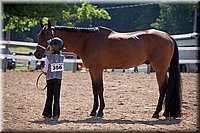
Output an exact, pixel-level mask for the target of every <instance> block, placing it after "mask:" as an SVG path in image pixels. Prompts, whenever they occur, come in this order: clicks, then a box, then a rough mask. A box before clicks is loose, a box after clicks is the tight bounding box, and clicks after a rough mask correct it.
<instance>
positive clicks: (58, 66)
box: [51, 63, 64, 72]
mask: <svg viewBox="0 0 200 133" xmlns="http://www.w3.org/2000/svg"><path fill="white" fill-rule="evenodd" d="M63 70H64V63H52V64H51V72H58V71H63Z"/></svg>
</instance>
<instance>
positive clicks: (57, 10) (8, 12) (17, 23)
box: [3, 2, 111, 32]
mask: <svg viewBox="0 0 200 133" xmlns="http://www.w3.org/2000/svg"><path fill="white" fill-rule="evenodd" d="M93 17H95V18H103V19H111V18H110V16H109V14H108V12H107V11H106V10H103V9H97V7H96V6H92V5H91V4H89V3H86V2H85V3H82V4H79V5H76V4H75V5H72V4H63V3H62V4H61V3H60V4H14V3H12V4H4V11H3V18H4V20H5V21H4V22H5V26H4V29H3V31H7V30H8V29H12V30H15V31H17V32H18V31H22V32H23V31H26V30H28V31H30V28H31V27H34V26H36V25H38V23H39V21H40V20H41V19H43V21H44V22H47V20H48V19H51V21H52V22H53V23H54V24H56V22H58V21H59V23H63V24H64V25H68V26H74V25H75V24H76V23H80V22H82V21H84V20H90V21H91V20H92V18H93Z"/></svg>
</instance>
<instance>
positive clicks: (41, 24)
mask: <svg viewBox="0 0 200 133" xmlns="http://www.w3.org/2000/svg"><path fill="white" fill-rule="evenodd" d="M40 26H41V28H43V27H44V25H43V23H42V20H40Z"/></svg>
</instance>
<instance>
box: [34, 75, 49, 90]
mask: <svg viewBox="0 0 200 133" xmlns="http://www.w3.org/2000/svg"><path fill="white" fill-rule="evenodd" d="M42 74H44V72H41V73H40V74H39V76H38V78H37V81H36V89H37V90H40V91H43V90H45V89H46V88H47V85H45V87H44V88H43V89H40V88H39V87H38V82H39V79H40V77H41V76H42Z"/></svg>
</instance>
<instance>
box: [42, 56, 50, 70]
mask: <svg viewBox="0 0 200 133" xmlns="http://www.w3.org/2000/svg"><path fill="white" fill-rule="evenodd" d="M48 66H49V60H48V59H47V56H46V57H45V64H44V68H43V69H42V71H43V72H45V73H47V71H48Z"/></svg>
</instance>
